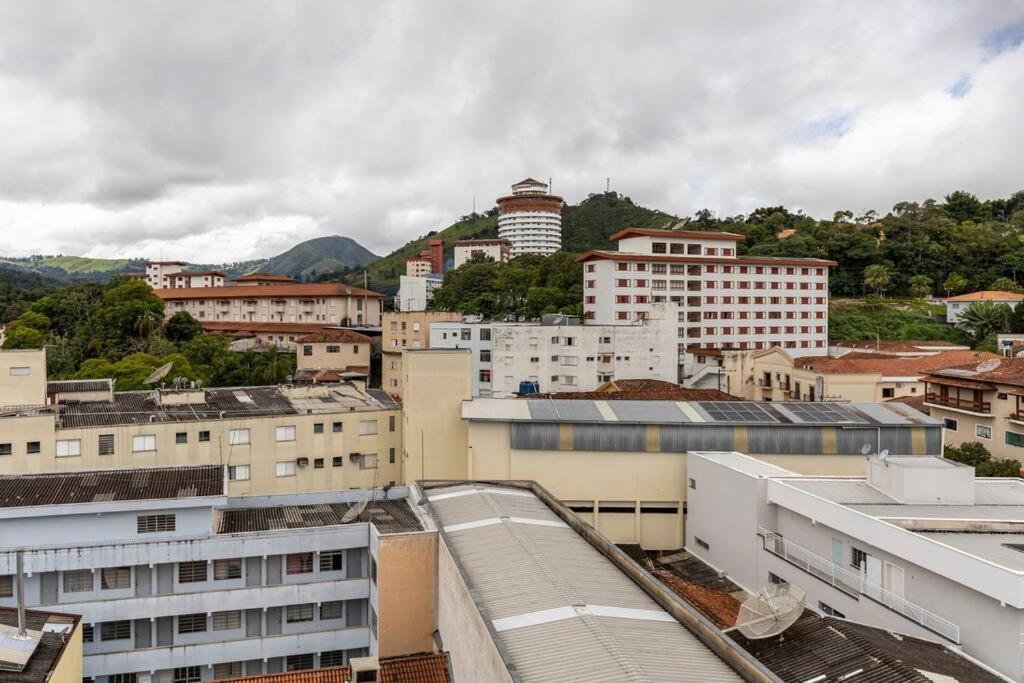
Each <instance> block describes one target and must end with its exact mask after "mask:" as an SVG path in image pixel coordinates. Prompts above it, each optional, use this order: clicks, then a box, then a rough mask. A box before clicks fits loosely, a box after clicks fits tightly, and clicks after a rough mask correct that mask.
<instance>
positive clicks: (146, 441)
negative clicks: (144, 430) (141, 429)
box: [132, 434, 156, 453]
mask: <svg viewBox="0 0 1024 683" xmlns="http://www.w3.org/2000/svg"><path fill="white" fill-rule="evenodd" d="M155 450H156V434H139V435H138V436H133V437H132V453H144V452H147V451H155Z"/></svg>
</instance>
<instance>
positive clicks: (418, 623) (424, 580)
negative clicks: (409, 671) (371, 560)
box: [376, 532, 438, 657]
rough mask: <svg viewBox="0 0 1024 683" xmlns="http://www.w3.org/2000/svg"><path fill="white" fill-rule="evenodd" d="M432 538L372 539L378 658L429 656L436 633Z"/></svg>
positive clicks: (430, 534) (434, 545)
mask: <svg viewBox="0 0 1024 683" xmlns="http://www.w3.org/2000/svg"><path fill="white" fill-rule="evenodd" d="M437 563H438V559H437V533H436V532H421V533H416V534H388V535H382V536H378V537H377V591H376V595H377V602H378V604H379V608H378V610H377V611H378V615H379V617H380V626H379V628H378V633H377V640H378V651H379V653H380V656H381V657H393V656H398V655H406V654H414V653H417V652H430V651H431V650H433V648H434V641H433V633H434V631H435V629H436V628H437V592H436V591H437Z"/></svg>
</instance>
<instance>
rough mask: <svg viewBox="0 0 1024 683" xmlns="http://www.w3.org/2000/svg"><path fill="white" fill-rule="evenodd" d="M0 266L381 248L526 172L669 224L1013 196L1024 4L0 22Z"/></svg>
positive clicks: (117, 9) (190, 13)
mask: <svg viewBox="0 0 1024 683" xmlns="http://www.w3.org/2000/svg"><path fill="white" fill-rule="evenodd" d="M0 27H2V29H0V255H7V256H9V255H26V254H32V253H65V254H81V255H87V256H97V257H100V256H102V257H113V256H142V257H158V256H160V255H161V253H162V255H163V256H164V257H165V258H177V259H186V260H191V261H196V262H223V261H232V260H241V259H247V258H254V257H262V256H268V255H272V254H275V253H277V252H280V251H283V250H284V249H287V248H289V247H290V246H292V245H293V244H295V243H297V242H299V241H301V240H304V239H309V238H311V237H316V236H319V235H326V234H341V235H348V236H350V237H353V238H355V239H356V240H358V241H359V242H361V243H362V244H363V245H364V246H366V247H367V248H369V249H371V250H373V251H375V252H377V253H381V254H383V253H387V252H388V251H390V250H391V249H393V248H395V247H397V246H400V245H401V244H403V243H404V242H406V241H407V240H409V239H411V238H414V237H417V236H419V235H422V234H423V233H425V232H427V231H428V230H430V229H436V228H438V227H443V226H446V225H448V224H449V223H451V222H452V221H453V220H455V219H457V218H458V216H460V215H462V214H465V213H468V212H469V211H470V210H471V208H472V201H473V196H474V195H475V196H476V202H477V207H478V208H480V209H486V208H489V207H490V206H492V205H493V200H494V198H495V197H497V196H499V195H500V194H503V193H505V192H506V191H507V190H508V186H509V185H510V184H511V183H512V182H514V181H517V180H520V179H521V178H523V177H524V176H527V175H531V176H534V177H538V178H545V179H546V178H548V177H553V178H554V190H555V192H556V193H558V194H561V195H563V196H564V197H565V198H566V200H567V201H569V202H571V203H575V202H578V201H579V200H580V199H582V198H584V197H585V196H586V195H587V194H588V193H590V192H598V191H603V190H604V186H605V178H606V177H609V176H610V177H611V179H612V180H611V182H612V187H613V189H615V190H617V191H619V192H621V193H623V194H626V195H629V196H630V197H632V198H633V199H634V200H635V201H637V202H639V203H641V204H644V205H646V206H650V207H652V208H659V209H662V210H665V211H668V212H672V213H676V214H679V215H688V214H692V213H693V212H694V211H696V210H698V209H701V208H705V207H707V208H709V209H711V210H712V211H714V212H716V213H718V214H728V215H733V214H736V213H744V212H748V211H750V210H751V209H753V208H756V207H758V206H764V205H776V204H785V205H787V206H788V207H790V208H792V209H797V208H799V209H803V210H804V211H805V212H807V213H809V214H811V215H814V216H821V217H826V216H827V217H831V215H832V214H833V212H834V211H836V210H837V209H850V210H852V211H855V212H858V213H859V212H861V211H863V210H865V209H869V208H873V209H876V210H878V211H879V212H885V211H887V210H889V209H890V208H891V207H892V205H893V204H894V203H895V202H897V201H902V200H924V199H926V198H929V197H934V198H941V197H942V195H944V194H946V193H948V192H950V191H952V190H954V189H958V188H962V189H966V190H969V191H971V192H974V193H975V194H977V195H979V196H981V197H983V198H989V197H1004V196H1008V195H1009V194H1011V193H1013V192H1014V191H1017V190H1020V189H1024V45H1022V40H1024V0H1021V1H1016V2H1011V1H1008V0H1002V1H1001V0H995V1H987V2H975V1H969V2H962V3H957V2H940V3H936V2H921V3H914V2H889V1H884V2H883V1H878V2H863V1H861V0H856V1H853V0H848V1H846V2H841V3H828V2H817V1H814V2H810V1H808V2H804V3H799V4H797V3H783V2H775V3H748V2H743V3H724V2H706V1H705V2H696V1H694V2H686V3H684V2H665V3H655V2H626V1H623V0H620V1H619V2H598V1H595V0H583V1H580V2H565V1H561V0H559V1H558V2H554V1H552V0H545V1H542V2H530V1H527V0H516V1H515V2H502V3H497V2H479V1H470V0H466V1H464V2H441V1H436V0H431V1H430V2H420V1H413V0H408V1H407V2H380V1H374V2H366V3H357V2H353V1H349V0H345V1H335V2H312V1H309V2H274V3H258V2H212V1H208V0H203V1H202V2H190V3H181V2H170V1H168V2H141V1H138V0H132V1H131V2H124V1H119V2H111V3H104V2H96V1H89V2H7V3H2V4H0Z"/></svg>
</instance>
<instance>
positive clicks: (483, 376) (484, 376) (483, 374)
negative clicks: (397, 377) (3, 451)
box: [8, 370, 491, 455]
mask: <svg viewBox="0 0 1024 683" xmlns="http://www.w3.org/2000/svg"><path fill="white" fill-rule="evenodd" d="M480 381H481V382H484V383H488V382H490V381H491V371H490V370H481V371H480ZM8 455H10V453H8Z"/></svg>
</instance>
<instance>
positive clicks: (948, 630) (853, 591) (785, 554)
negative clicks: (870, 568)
mask: <svg viewBox="0 0 1024 683" xmlns="http://www.w3.org/2000/svg"><path fill="white" fill-rule="evenodd" d="M758 534H759V535H760V536H761V537H762V538H763V539H764V541H763V543H764V545H763V547H764V550H766V551H767V552H769V553H771V554H772V555H775V556H776V557H780V558H782V559H783V560H785V561H786V562H788V563H790V564H792V565H793V566H795V567H799V568H800V569H802V570H804V571H805V572H807V573H808V574H811V575H812V576H814V577H816V578H818V579H820V580H822V581H824V582H825V583H828V584H831V585H832V586H833V587H834V588H836V589H837V590H840V591H842V592H843V593H846V594H847V595H849V596H850V597H852V598H854V599H855V600H860V599H861V597H865V598H868V599H870V600H872V601H873V602H876V603H878V604H880V605H882V606H883V607H886V608H888V609H890V610H892V611H893V612H896V613H898V614H901V615H903V616H904V617H906V618H907V619H909V620H910V621H913V622H914V623H916V624H918V625H919V626H921V627H923V628H926V629H928V630H929V631H931V632H932V633H935V634H937V635H939V636H942V637H943V638H945V639H946V640H948V641H950V642H952V643H956V644H958V645H959V644H960V627H959V626H957V625H956V624H954V623H953V622H951V621H947V620H946V619H943V618H942V617H940V616H938V615H937V614H933V613H932V612H929V611H928V610H926V609H924V608H923V607H920V606H919V605H915V604H914V603H912V602H910V601H909V600H907V599H906V598H904V597H903V596H901V595H896V594H895V593H892V592H890V591H887V590H886V589H884V588H882V587H881V586H876V585H875V584H873V583H869V582H868V580H867V579H866V578H865V577H864V576H862V575H861V574H858V573H856V572H852V571H850V570H849V569H846V568H845V567H840V566H839V565H837V564H835V563H833V562H831V561H830V560H826V559H825V558H824V557H822V556H820V555H815V554H814V553H812V552H811V551H809V550H807V549H806V548H803V547H801V546H799V545H797V544H796V543H793V542H792V541H787V540H786V539H784V538H783V537H782V536H779V535H778V534H776V533H774V532H772V531H768V530H767V529H764V528H760V529H758Z"/></svg>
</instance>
